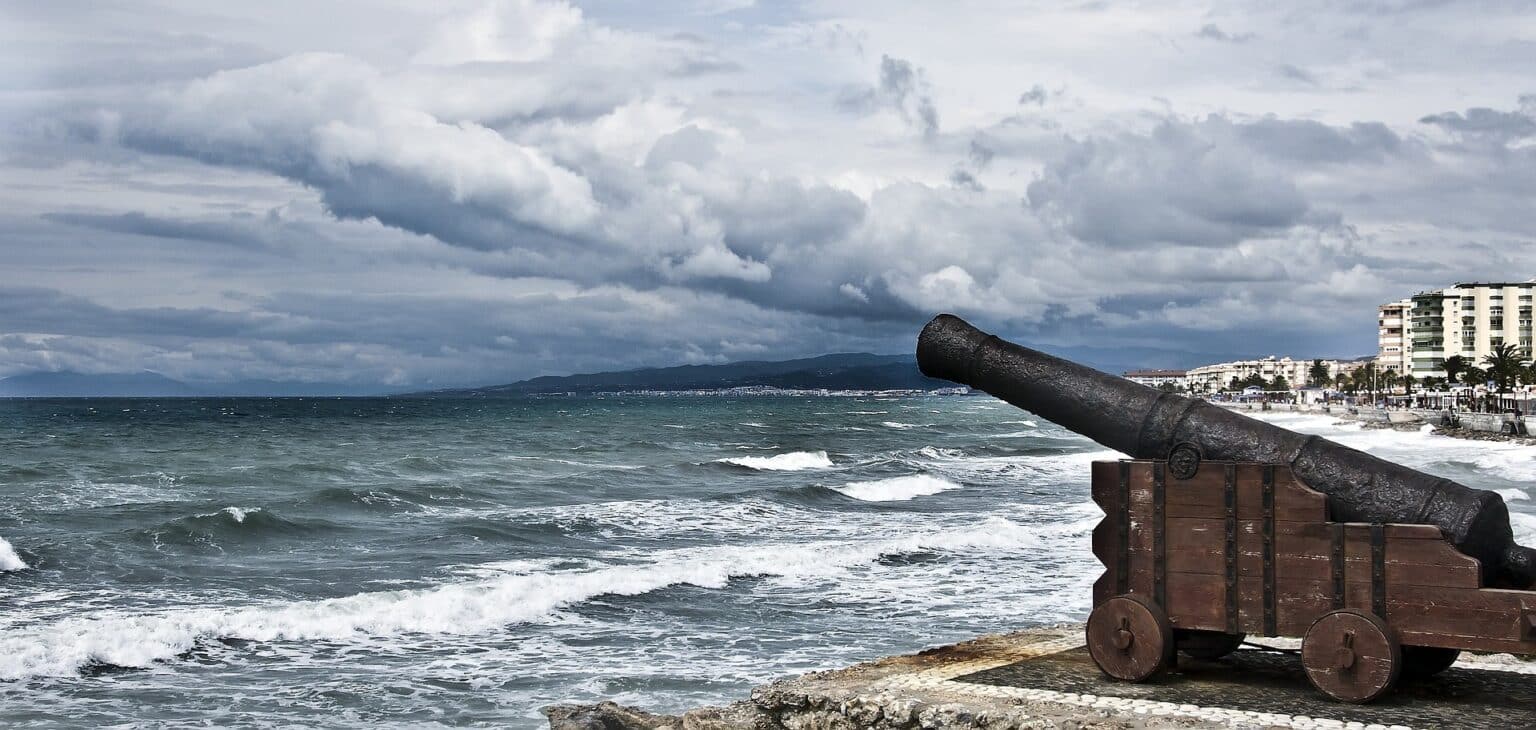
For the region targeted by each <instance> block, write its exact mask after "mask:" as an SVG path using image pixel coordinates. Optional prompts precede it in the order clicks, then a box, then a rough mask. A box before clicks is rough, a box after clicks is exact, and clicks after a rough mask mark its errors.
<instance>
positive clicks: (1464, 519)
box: [917, 315, 1536, 588]
mask: <svg viewBox="0 0 1536 730" xmlns="http://www.w3.org/2000/svg"><path fill="white" fill-rule="evenodd" d="M917 361H918V366H919V367H920V368H921V369H922V371H923V373H924V374H925V375H928V376H930V377H936V378H943V379H947V380H952V381H955V382H958V383H962V384H964V385H968V386H970V387H972V388H976V389H978V390H982V391H985V392H987V393H990V394H992V395H994V396H997V397H998V398H1001V399H1003V400H1005V401H1008V402H1009V403H1012V404H1014V405H1016V406H1018V407H1020V408H1024V409H1027V410H1029V411H1030V412H1032V413H1034V414H1036V415H1038V416H1040V417H1042V418H1046V419H1048V420H1050V421H1053V422H1055V423H1057V424H1060V425H1061V426H1063V427H1065V428H1068V429H1070V430H1072V431H1075V432H1077V433H1079V434H1082V435H1084V436H1087V437H1088V438H1091V439H1093V440H1095V441H1097V442H1099V443H1101V444H1103V445H1105V446H1107V447H1109V448H1112V449H1115V450H1117V451H1121V452H1123V453H1126V454H1129V455H1131V456H1133V457H1137V458H1146V459H1167V458H1169V457H1170V455H1171V454H1172V452H1173V450H1174V448H1175V447H1176V446H1178V445H1180V444H1184V443H1189V444H1194V445H1196V447H1197V448H1198V449H1199V452H1200V454H1201V457H1202V459H1205V460H1213V461H1250V462H1261V463H1271V464H1286V465H1289V466H1290V467H1291V469H1292V471H1293V472H1294V473H1295V474H1296V475H1297V476H1298V477H1300V478H1301V479H1303V480H1305V481H1306V482H1307V483H1308V484H1309V485H1311V486H1312V487H1313V488H1314V489H1317V490H1318V491H1321V492H1324V493H1327V494H1328V495H1329V496H1330V498H1331V502H1332V508H1333V510H1334V514H1333V519H1334V520H1336V521H1340V522H1395V523H1415V524H1424V525H1436V526H1438V527H1439V528H1440V529H1442V530H1443V531H1444V532H1445V533H1446V535H1447V537H1448V538H1449V539H1450V540H1451V542H1452V543H1453V544H1455V545H1456V547H1457V548H1458V549H1460V550H1461V551H1462V552H1464V553H1466V554H1468V555H1471V556H1472V557H1475V558H1477V559H1478V560H1480V561H1481V562H1482V565H1483V566H1484V569H1485V570H1487V571H1488V574H1487V576H1486V578H1487V580H1488V583H1489V585H1494V586H1502V587H1512V588H1525V587H1529V586H1531V585H1533V584H1536V551H1533V550H1531V549H1529V548H1525V547H1522V546H1519V545H1516V544H1515V542H1514V536H1513V532H1512V531H1511V529H1510V525H1509V510H1508V508H1507V507H1506V506H1505V504H1504V500H1503V498H1502V497H1500V496H1499V495H1498V494H1496V493H1494V492H1489V491H1485V490H1478V489H1471V488H1469V487H1466V486H1464V485H1461V484H1458V483H1456V482H1453V481H1450V480H1447V479H1442V478H1439V477H1435V476H1432V475H1429V474H1424V473H1422V472H1418V471H1415V470H1413V469H1409V468H1407V467H1404V466H1401V465H1398V464H1394V463H1391V462H1389V461H1386V460H1383V459H1380V458H1378V457H1375V456H1371V455H1370V454H1367V453H1364V452H1362V451H1357V450H1355V449H1351V448H1348V447H1346V446H1342V445H1340V444H1337V443H1334V442H1332V441H1328V440H1326V439H1322V438H1318V437H1316V436H1306V435H1302V434H1298V433H1295V432H1292V431H1288V430H1286V429H1283V428H1280V427H1278V426H1275V425H1272V424H1269V423H1265V422H1263V421H1258V420H1255V419H1252V418H1249V417H1247V416H1244V415H1241V414H1238V413H1234V412H1232V411H1229V410H1227V409H1224V408H1220V407H1218V406H1215V405H1212V404H1210V403H1206V402H1204V401H1201V400H1196V399H1191V398H1186V397H1183V396H1179V395H1174V394H1171V393H1164V392H1162V391H1159V390H1157V389H1155V388H1149V387H1147V386H1144V385H1139V384H1137V383H1133V382H1131V381H1129V380H1125V379H1123V378H1119V377H1115V376H1113V375H1109V374H1107V373H1102V372H1099V371H1097V370H1094V369H1092V368H1088V367H1084V366H1082V365H1078V364H1076V363H1073V362H1069V361H1067V360H1062V359H1060V358H1056V357H1052V356H1050V355H1047V354H1045V353H1042V352H1038V351H1035V350H1031V349H1029V348H1026V347H1021V346H1019V345H1015V344H1013V343H1010V342H1005V341H1003V340H1001V339H999V338H997V337H995V336H992V335H989V334H987V333H985V332H982V331H981V330H978V329H976V328H975V327H972V326H971V325H969V324H967V323H966V322H965V321H963V320H961V319H960V318H958V317H954V316H951V315H940V316H938V317H935V318H934V319H933V321H932V322H929V323H928V326H927V327H925V328H924V329H923V332H922V335H921V336H920V337H919V338H918V344H917ZM1185 459H1186V457H1185V456H1184V455H1180V457H1179V460H1180V461H1181V462H1182V461H1184V460H1185ZM1181 468H1182V467H1181Z"/></svg>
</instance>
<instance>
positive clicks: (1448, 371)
mask: <svg viewBox="0 0 1536 730" xmlns="http://www.w3.org/2000/svg"><path fill="white" fill-rule="evenodd" d="M1471 365H1472V363H1470V362H1467V359H1466V358H1464V357H1462V356H1460V355H1452V356H1450V357H1448V358H1446V359H1445V362H1444V363H1442V364H1441V365H1440V369H1442V370H1444V371H1445V381H1446V382H1447V383H1453V384H1454V383H1455V382H1456V381H1457V380H1459V379H1460V378H1457V377H1456V376H1457V375H1460V374H1461V373H1464V372H1466V371H1467V368H1468V367H1471Z"/></svg>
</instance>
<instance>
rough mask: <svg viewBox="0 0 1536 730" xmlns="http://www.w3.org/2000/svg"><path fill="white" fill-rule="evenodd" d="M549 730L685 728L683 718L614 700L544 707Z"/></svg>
mask: <svg viewBox="0 0 1536 730" xmlns="http://www.w3.org/2000/svg"><path fill="white" fill-rule="evenodd" d="M544 716H545V717H547V718H549V727H550V730H682V728H683V727H684V725H683V718H680V717H677V716H674V715H657V714H655V713H651V712H646V711H644V710H636V709H633V708H629V707H624V706H622V705H618V704H615V703H613V702H599V703H597V704H595V705H551V706H549V707H546V708H544Z"/></svg>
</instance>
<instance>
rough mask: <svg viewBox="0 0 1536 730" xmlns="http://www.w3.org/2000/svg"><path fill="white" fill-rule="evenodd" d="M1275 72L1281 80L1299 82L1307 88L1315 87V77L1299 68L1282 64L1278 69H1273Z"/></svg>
mask: <svg viewBox="0 0 1536 730" xmlns="http://www.w3.org/2000/svg"><path fill="white" fill-rule="evenodd" d="M1275 72H1276V73H1278V74H1280V77H1281V78H1285V79H1289V80H1291V81H1299V82H1301V83H1303V84H1306V85H1308V86H1317V76H1316V75H1315V74H1313V73H1312V72H1311V71H1308V70H1306V69H1304V68H1302V67H1300V66H1296V65H1294V64H1289V63H1283V64H1280V67H1279V68H1277V69H1275Z"/></svg>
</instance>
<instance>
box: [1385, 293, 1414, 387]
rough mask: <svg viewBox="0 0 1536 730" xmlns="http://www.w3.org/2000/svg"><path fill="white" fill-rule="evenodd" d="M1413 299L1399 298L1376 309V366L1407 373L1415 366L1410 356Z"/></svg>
mask: <svg viewBox="0 0 1536 730" xmlns="http://www.w3.org/2000/svg"><path fill="white" fill-rule="evenodd" d="M1412 310H1413V300H1412V299H1399V300H1398V301H1395V302H1388V303H1386V304H1383V305H1381V306H1380V307H1379V308H1378V309H1377V311H1376V327H1377V335H1376V366H1377V367H1378V368H1379V369H1381V370H1389V369H1390V370H1392V371H1393V372H1396V373H1399V374H1401V373H1406V372H1409V370H1410V369H1411V368H1412V366H1413V359H1412V358H1411V357H1410V356H1409V352H1410V346H1409V342H1408V321H1409V313H1410V312H1411V311H1412Z"/></svg>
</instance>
